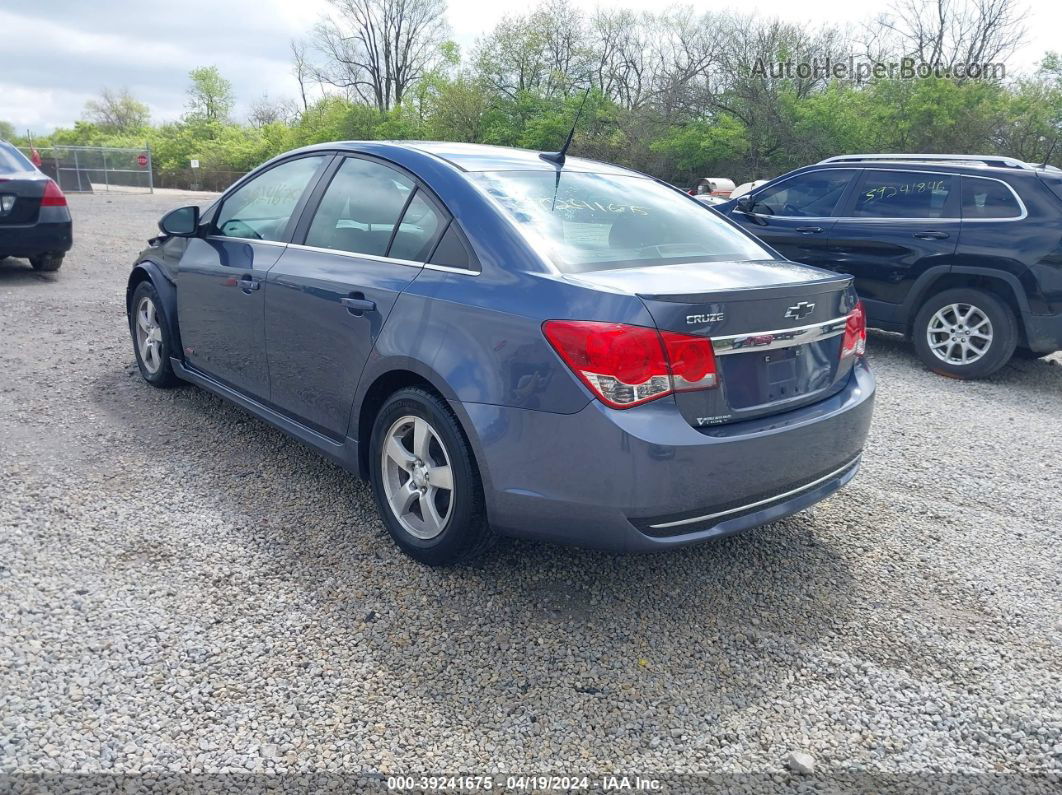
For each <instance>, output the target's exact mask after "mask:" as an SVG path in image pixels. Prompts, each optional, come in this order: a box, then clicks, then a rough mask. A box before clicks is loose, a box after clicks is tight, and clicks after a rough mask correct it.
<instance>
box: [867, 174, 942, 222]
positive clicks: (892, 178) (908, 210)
mask: <svg viewBox="0 0 1062 795" xmlns="http://www.w3.org/2000/svg"><path fill="white" fill-rule="evenodd" d="M957 181H958V180H957V177H955V176H954V175H952V174H933V173H926V172H917V171H884V170H879V169H870V168H868V169H867V170H866V171H864V172H863V176H861V177H860V178H859V186H858V187H857V189H856V196H855V207H854V208H853V209H852V215H853V216H855V217H856V218H953V217H955V215H954V213H952V212H951V209H950V204H949V202H948V198H949V197H950V196H951V193H952V191H953V190H954V189H955V188H956V187H957V185H956V182H957Z"/></svg>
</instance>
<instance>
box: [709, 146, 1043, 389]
mask: <svg viewBox="0 0 1062 795" xmlns="http://www.w3.org/2000/svg"><path fill="white" fill-rule="evenodd" d="M715 209H716V210H718V211H719V212H721V213H723V214H724V215H726V216H728V217H729V218H731V219H732V220H734V221H737V222H738V223H739V224H741V225H742V226H743V227H744V228H745V229H747V230H748V231H750V232H752V233H753V234H755V235H756V236H757V237H759V238H760V239H761V240H763V241H764V242H766V243H768V244H769V245H771V246H772V247H773V248H775V249H776V250H778V251H779V252H781V253H782V254H784V255H785V256H786V257H788V258H789V259H793V260H796V261H798V262H804V263H807V264H809V265H817V266H819V267H821V268H827V269H829V270H832V271H837V272H839V273H847V274H851V275H853V276H854V277H855V286H856V290H857V291H858V292H859V295H860V297H861V298H862V299H863V303H864V305H865V307H866V311H867V322H868V324H869V325H871V326H875V327H877V328H881V329H885V330H888V331H899V332H902V333H904V334H906V335H908V336H909V337H910V338H911V339H912V340H913V342H914V346H915V350H916V351H917V352H918V355H919V357H920V358H921V359H922V361H923V362H925V363H926V365H927V366H928V367H929V368H930V369H932V370H934V371H936V372H939V373H941V374H943V375H949V376H953V377H958V378H981V377H984V376H987V375H990V374H991V373H994V372H995V371H996V370H998V369H999V368H1000V367H1002V366H1003V365H1004V364H1006V363H1007V361H1009V360H1010V358H1011V356H1012V355H1013V354H1014V353H1015V351H1018V352H1019V353H1021V354H1024V355H1041V356H1042V355H1044V354H1046V353H1050V352H1052V351H1055V350H1058V349H1060V348H1062V171H1060V170H1059V169H1057V168H1054V167H1051V166H1047V167H1045V166H1039V165H1034V164H1031V163H1025V162H1022V161H1019V160H1014V159H1012V158H1006V157H991V156H980V155H907V154H904V155H891V154H889V155H885V154H880V155H845V156H841V157H834V158H830V159H829V160H824V161H823V162H821V163H818V164H816V165H813V166H807V167H805V168H800V169H797V170H796V171H792V172H790V173H788V174H785V175H783V176H781V177H778V178H777V179H774V180H772V181H771V182H769V183H767V184H766V185H763V186H762V187H760V188H757V189H756V190H754V191H751V192H750V193H748V194H746V195H745V196H742V197H741V198H739V199H737V200H735V201H731V202H728V203H727V204H725V205H720V206H718V207H716V208H715Z"/></svg>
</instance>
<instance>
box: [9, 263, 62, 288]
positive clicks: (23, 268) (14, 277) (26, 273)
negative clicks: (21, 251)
mask: <svg viewBox="0 0 1062 795" xmlns="http://www.w3.org/2000/svg"><path fill="white" fill-rule="evenodd" d="M58 277H59V274H58V273H54V272H53V273H40V272H38V271H35V270H33V268H32V267H31V266H30V264H29V262H28V261H27V260H24V259H16V258H15V257H7V258H6V259H0V288H4V287H8V286H11V285H16V284H37V283H39V282H54V281H55V280H56V279H57V278H58Z"/></svg>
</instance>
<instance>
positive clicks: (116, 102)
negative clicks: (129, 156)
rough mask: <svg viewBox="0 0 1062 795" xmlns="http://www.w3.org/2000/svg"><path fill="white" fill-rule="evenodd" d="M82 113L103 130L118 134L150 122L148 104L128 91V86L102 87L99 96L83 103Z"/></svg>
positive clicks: (132, 130) (135, 130)
mask: <svg viewBox="0 0 1062 795" xmlns="http://www.w3.org/2000/svg"><path fill="white" fill-rule="evenodd" d="M84 115H85V119H86V120H87V121H89V122H91V123H93V124H95V125H96V126H97V127H99V128H100V129H101V130H103V131H104V132H108V133H117V134H119V135H127V134H130V133H134V132H137V131H138V130H142V129H143V128H145V127H147V126H148V124H149V123H150V122H151V111H150V110H149V109H148V106H147V105H145V104H144V103H143V102H140V101H139V100H138V99H136V97H134V96H133V95H132V94H131V93H129V89H128V88H122V89H119V90H117V91H115V90H112V89H110V88H105V89H103V91H101V92H100V95H99V97H97V98H96V99H90V100H89V101H88V102H86V103H85V113H84Z"/></svg>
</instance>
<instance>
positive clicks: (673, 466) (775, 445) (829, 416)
mask: <svg viewBox="0 0 1062 795" xmlns="http://www.w3.org/2000/svg"><path fill="white" fill-rule="evenodd" d="M873 402H874V376H873V374H872V373H871V371H870V369H869V368H868V367H867V366H866V364H865V363H863V362H860V363H859V364H858V365H857V366H856V368H855V369H854V371H853V374H852V377H851V379H850V381H849V383H848V385H847V386H846V387H845V388H844V389H843V390H842V391H841V392H839V393H837V394H835V395H833V396H832V397H830V398H827V399H826V400H823V401H821V402H819V403H816V404H813V405H810V406H804V407H802V408H800V409H796V410H794V411H790V412H787V413H785V414H778V415H774V416H771V417H764V418H760V419H757V420H749V421H746V422H741V423H732V424H730V425H722V426H713V427H711V428H705V429H697V428H693V427H691V426H690V425H689V424H688V423H687V422H686V421H685V420H684V419H683V418H682V416H681V415H680V414H679V412H678V410H677V409H676V407H675V404H674V403H673V402H672V401H670V400H668V399H664V400H660V401H655V402H653V403H648V404H646V405H644V406H640V407H638V408H636V409H630V410H627V411H614V410H612V409H609V408H607V407H605V406H604V405H602V404H601V403H599V402H598V401H592V402H590V403H589V404H588V405H587V406H586V407H585V408H584V409H582V410H581V411H579V412H577V413H575V414H552V413H549V412H539V411H528V410H525V409H515V408H507V407H503V406H491V405H486V404H472V403H464V404H461V406H460V408H461V409H462V413H463V414H464V415H465V416H466V417H467V418H468V421H469V422H470V423H471V430H472V432H473V433H474V434H475V437H476V438H475V439H474V440H473V446H474V447H475V448H476V452H477V455H478V457H479V463H480V469H481V472H483V475H484V478H483V480H484V490H485V494H486V500H487V512H488V516H489V518H490V522H491V524H492V525H493V526H494V528H495V529H496V530H497V531H498V532H500V533H503V534H506V535H513V536H522V537H530V538H540V539H546V540H550V541H556V542H560V543H568V544H577V545H580V546H590V547H599V548H605V549H616V550H627V551H649V550H653V549H662V548H667V547H675V546H683V545H686V544H692V543H697V542H699V541H705V540H708V539H711V538H716V537H719V536H724V535H730V534H732V533H736V532H739V531H741V530H745V529H747V528H750V527H755V526H757V525H761V524H764V523H765V522H771V521H774V520H776V519H780V518H782V517H784V516H788V515H789V514H791V513H794V512H796V511H799V510H802V509H804V508H806V507H808V506H810V505H812V504H814V503H815V502H818V501H819V500H821V499H823V498H824V497H826V496H828V495H829V494H831V493H833V492H834V491H836V490H837V489H839V488H840V487H841V486H843V485H844V484H845V483H847V482H848V481H849V480H851V479H852V478H853V477H854V476H855V474H856V471H857V470H858V468H859V459H860V455H861V452H862V449H863V444H864V441H865V439H866V435H867V431H868V430H869V427H870V417H871V412H872V408H873Z"/></svg>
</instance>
